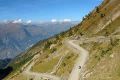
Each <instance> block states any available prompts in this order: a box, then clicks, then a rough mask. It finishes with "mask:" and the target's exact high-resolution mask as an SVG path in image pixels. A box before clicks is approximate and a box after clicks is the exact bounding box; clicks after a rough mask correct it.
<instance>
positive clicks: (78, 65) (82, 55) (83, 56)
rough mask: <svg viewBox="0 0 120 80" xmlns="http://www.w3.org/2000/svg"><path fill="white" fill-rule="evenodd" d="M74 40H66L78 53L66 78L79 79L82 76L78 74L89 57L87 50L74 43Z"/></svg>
mask: <svg viewBox="0 0 120 80" xmlns="http://www.w3.org/2000/svg"><path fill="white" fill-rule="evenodd" d="M75 41H76V40H70V41H68V44H69V45H70V46H69V47H71V48H73V49H74V51H76V52H77V53H78V55H79V56H78V58H77V60H76V62H75V65H74V68H73V70H72V72H71V74H70V76H69V79H68V80H81V79H82V78H81V76H80V74H81V73H82V70H83V68H84V65H85V63H86V62H87V60H88V59H89V54H88V51H86V50H85V49H83V48H82V47H80V46H79V45H76V44H75V43H74V42H75Z"/></svg>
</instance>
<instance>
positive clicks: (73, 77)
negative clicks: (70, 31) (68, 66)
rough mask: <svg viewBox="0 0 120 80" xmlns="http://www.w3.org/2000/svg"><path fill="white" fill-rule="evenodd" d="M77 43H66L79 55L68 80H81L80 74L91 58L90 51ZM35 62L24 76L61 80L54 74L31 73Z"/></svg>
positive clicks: (26, 70) (36, 79)
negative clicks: (89, 57)
mask: <svg viewBox="0 0 120 80" xmlns="http://www.w3.org/2000/svg"><path fill="white" fill-rule="evenodd" d="M75 41H77V40H68V41H65V44H67V46H68V47H70V48H72V50H73V51H75V53H77V54H79V56H78V58H77V60H76V62H75V65H74V67H73V70H72V72H71V74H70V76H69V78H68V80H80V73H81V72H82V70H83V68H84V65H85V63H86V61H87V60H88V56H89V54H88V51H86V50H85V49H83V48H82V47H80V46H79V45H77V44H75V43H74V42H75ZM34 62H35V61H32V62H31V64H30V65H29V66H28V67H27V68H26V69H25V71H24V72H23V73H24V74H26V75H29V76H34V78H35V80H39V79H40V78H41V77H42V78H45V79H50V80H61V79H60V78H59V77H57V76H55V75H52V74H48V73H37V72H32V71H30V69H31V67H32V66H33V65H34Z"/></svg>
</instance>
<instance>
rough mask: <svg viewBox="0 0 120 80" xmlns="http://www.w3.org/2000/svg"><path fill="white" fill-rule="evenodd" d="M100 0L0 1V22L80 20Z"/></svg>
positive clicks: (100, 0)
mask: <svg viewBox="0 0 120 80" xmlns="http://www.w3.org/2000/svg"><path fill="white" fill-rule="evenodd" d="M101 2H102V0H0V20H14V19H23V20H33V21H39V20H42V21H49V20H51V19H57V20H63V19H71V20H74V21H76V20H80V19H81V18H82V17H83V16H84V15H85V14H87V13H88V12H90V11H91V10H93V9H94V7H95V6H97V5H99V4H100V3H101Z"/></svg>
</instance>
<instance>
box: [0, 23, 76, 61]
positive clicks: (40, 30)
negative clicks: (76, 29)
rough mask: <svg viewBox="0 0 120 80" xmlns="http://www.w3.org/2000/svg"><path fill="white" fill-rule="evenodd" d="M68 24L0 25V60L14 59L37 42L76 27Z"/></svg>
mask: <svg viewBox="0 0 120 80" xmlns="http://www.w3.org/2000/svg"><path fill="white" fill-rule="evenodd" d="M75 24H76V22H66V23H59V22H56V23H52V22H50V23H41V24H25V23H12V22H8V23H0V59H4V58H14V57H15V56H17V55H18V54H19V53H21V52H22V51H24V50H26V49H27V48H29V47H31V46H32V45H33V44H35V43H36V42H38V41H40V40H43V39H46V38H48V37H50V36H53V35H55V34H58V33H60V32H61V31H64V30H67V29H69V28H70V27H71V26H74V25H75Z"/></svg>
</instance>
